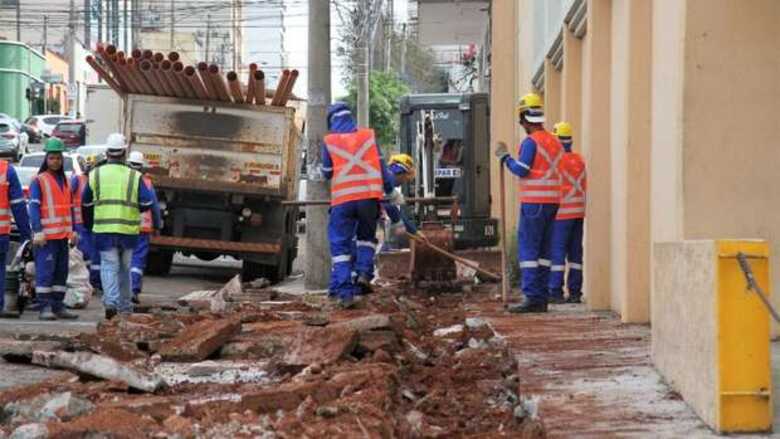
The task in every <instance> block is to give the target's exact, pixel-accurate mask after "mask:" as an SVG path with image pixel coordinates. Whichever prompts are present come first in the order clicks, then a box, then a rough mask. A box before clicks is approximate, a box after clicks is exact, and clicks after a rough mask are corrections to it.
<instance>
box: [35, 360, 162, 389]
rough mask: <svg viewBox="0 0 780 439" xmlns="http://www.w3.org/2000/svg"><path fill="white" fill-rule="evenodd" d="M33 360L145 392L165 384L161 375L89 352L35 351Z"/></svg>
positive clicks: (39, 363)
mask: <svg viewBox="0 0 780 439" xmlns="http://www.w3.org/2000/svg"><path fill="white" fill-rule="evenodd" d="M32 362H33V364H37V365H39V366H45V367H53V368H61V369H68V370H72V371H75V372H78V373H81V374H85V375H89V376H93V377H97V378H102V379H104V380H109V381H120V382H123V383H126V384H127V385H128V386H129V387H132V388H134V389H137V390H142V391H144V392H155V391H157V390H159V389H161V388H163V387H164V385H165V382H164V381H163V379H162V378H160V377H159V376H156V375H153V374H150V373H146V372H144V371H141V370H138V369H136V368H133V367H130V366H127V365H124V364H122V363H120V362H118V361H116V360H114V359H113V358H109V357H106V356H103V355H97V354H91V353H89V352H76V353H70V352H62V351H57V352H44V351H35V352H33V358H32Z"/></svg>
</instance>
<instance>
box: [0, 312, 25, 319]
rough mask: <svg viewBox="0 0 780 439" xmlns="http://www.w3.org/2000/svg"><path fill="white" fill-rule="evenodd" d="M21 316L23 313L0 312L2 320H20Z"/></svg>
mask: <svg viewBox="0 0 780 439" xmlns="http://www.w3.org/2000/svg"><path fill="white" fill-rule="evenodd" d="M21 316H22V313H21V311H20V312H16V311H0V319H18V318H19V317H21Z"/></svg>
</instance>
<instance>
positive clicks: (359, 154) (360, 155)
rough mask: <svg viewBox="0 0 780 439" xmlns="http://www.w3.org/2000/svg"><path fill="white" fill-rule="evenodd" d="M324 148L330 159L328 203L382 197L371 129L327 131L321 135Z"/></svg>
mask: <svg viewBox="0 0 780 439" xmlns="http://www.w3.org/2000/svg"><path fill="white" fill-rule="evenodd" d="M325 147H326V148H327V149H328V153H329V154H330V157H331V160H332V161H333V179H332V180H331V186H330V199H331V205H332V206H337V205H339V204H343V203H346V202H349V201H357V200H370V199H380V198H382V195H383V193H384V191H383V186H382V167H381V164H380V156H379V148H377V146H376V141H375V137H374V131H373V130H370V129H359V130H357V131H356V132H354V133H348V134H329V135H327V136H325Z"/></svg>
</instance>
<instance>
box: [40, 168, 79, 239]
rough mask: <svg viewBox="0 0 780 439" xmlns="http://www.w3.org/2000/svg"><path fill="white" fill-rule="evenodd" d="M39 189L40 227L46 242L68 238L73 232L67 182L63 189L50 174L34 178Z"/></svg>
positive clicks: (45, 173)
mask: <svg viewBox="0 0 780 439" xmlns="http://www.w3.org/2000/svg"><path fill="white" fill-rule="evenodd" d="M36 178H37V180H38V185H39V186H40V187H41V226H43V234H44V235H45V236H46V240H47V241H51V240H55V239H67V238H70V236H71V234H72V232H73V220H72V212H71V207H72V206H73V204H72V199H71V194H70V189H69V188H68V182H67V181H65V182H63V187H62V188H60V185H59V184H58V183H57V177H55V176H54V175H53V174H52V173H50V172H44V173H42V174H38V177H36Z"/></svg>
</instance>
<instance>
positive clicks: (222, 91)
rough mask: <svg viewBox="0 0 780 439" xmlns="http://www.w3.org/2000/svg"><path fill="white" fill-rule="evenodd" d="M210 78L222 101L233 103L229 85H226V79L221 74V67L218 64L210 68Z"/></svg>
mask: <svg viewBox="0 0 780 439" xmlns="http://www.w3.org/2000/svg"><path fill="white" fill-rule="evenodd" d="M209 78H210V79H211V82H212V84H214V88H215V89H216V90H217V96H218V97H219V100H220V101H224V102H232V101H233V100H232V99H230V91H229V90H228V87H227V84H225V77H224V76H222V73H220V72H219V67H218V66H217V65H216V64H212V65H210V66H209Z"/></svg>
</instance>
